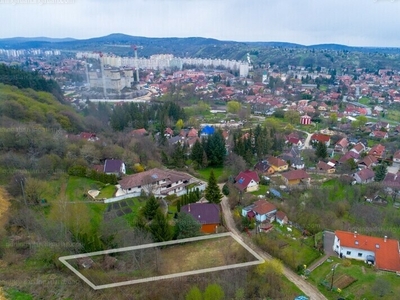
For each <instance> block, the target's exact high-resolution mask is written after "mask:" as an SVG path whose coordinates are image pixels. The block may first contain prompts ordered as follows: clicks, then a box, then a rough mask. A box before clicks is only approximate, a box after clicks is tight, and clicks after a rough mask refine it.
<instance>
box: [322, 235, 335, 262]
mask: <svg viewBox="0 0 400 300" xmlns="http://www.w3.org/2000/svg"><path fill="white" fill-rule="evenodd" d="M334 241H335V233H334V232H332V231H324V252H325V255H328V256H337V254H336V252H335V251H333V243H334Z"/></svg>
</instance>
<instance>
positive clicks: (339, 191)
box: [321, 178, 354, 201]
mask: <svg viewBox="0 0 400 300" xmlns="http://www.w3.org/2000/svg"><path fill="white" fill-rule="evenodd" d="M321 187H322V188H323V189H324V190H325V195H327V197H328V199H329V200H330V201H342V200H346V199H347V198H352V196H353V193H354V188H353V186H351V185H343V184H341V183H340V182H339V180H338V179H336V178H334V179H329V180H327V181H325V182H323V183H322V185H321Z"/></svg>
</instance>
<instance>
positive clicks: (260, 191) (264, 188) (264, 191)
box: [251, 184, 268, 196]
mask: <svg viewBox="0 0 400 300" xmlns="http://www.w3.org/2000/svg"><path fill="white" fill-rule="evenodd" d="M267 190H268V187H267V186H266V185H261V184H260V185H259V188H258V191H254V192H251V194H253V195H255V196H259V195H262V196H266V195H267Z"/></svg>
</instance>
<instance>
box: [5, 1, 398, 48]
mask: <svg viewBox="0 0 400 300" xmlns="http://www.w3.org/2000/svg"><path fill="white" fill-rule="evenodd" d="M399 13H400V0H334V1H333V0H97V1H95V0H0V38H10V37H17V36H18V37H21V36H22V37H38V36H46V37H54V38H56V37H57V38H65V37H72V38H77V39H86V38H92V37H99V36H104V35H108V34H111V33H124V34H129V35H133V36H146V37H205V38H216V39H219V40H230V41H244V42H245V41H261V42H269V41H279V42H291V43H298V44H303V45H314V44H323V43H335V44H344V45H349V46H371V47H400V38H399V34H398V31H399V28H400V18H399V17H398V16H399Z"/></svg>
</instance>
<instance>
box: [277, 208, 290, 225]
mask: <svg viewBox="0 0 400 300" xmlns="http://www.w3.org/2000/svg"><path fill="white" fill-rule="evenodd" d="M275 220H276V222H278V223H279V224H280V225H281V226H283V225H285V224H287V223H288V222H289V219H288V217H287V216H286V214H285V213H284V212H283V211H280V210H279V211H277V212H276V214H275Z"/></svg>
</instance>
